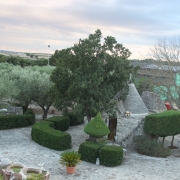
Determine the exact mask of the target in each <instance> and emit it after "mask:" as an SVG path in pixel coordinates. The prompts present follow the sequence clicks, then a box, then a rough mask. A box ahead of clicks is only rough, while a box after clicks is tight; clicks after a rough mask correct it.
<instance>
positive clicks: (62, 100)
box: [51, 29, 132, 117]
mask: <svg viewBox="0 0 180 180" xmlns="http://www.w3.org/2000/svg"><path fill="white" fill-rule="evenodd" d="M101 41H102V33H101V31H100V30H99V29H98V30H96V31H95V33H94V34H90V35H89V37H88V38H86V39H80V40H79V42H78V43H76V44H74V46H72V47H70V48H67V49H63V50H60V51H56V52H55V54H54V56H53V57H54V58H55V62H56V65H57V66H56V68H55V70H54V71H53V73H52V75H51V80H52V81H53V82H54V83H55V90H56V101H55V105H56V107H57V108H59V109H61V110H63V109H66V108H67V107H68V106H70V107H72V108H73V109H74V111H75V112H78V113H83V115H86V116H88V117H91V116H94V115H96V114H97V112H101V111H103V110H104V111H107V110H108V109H109V108H110V104H111V103H110V102H111V100H112V99H113V97H114V96H115V94H116V93H117V92H118V91H120V90H122V89H124V88H126V87H127V83H126V82H127V80H128V78H129V74H130V72H131V71H132V67H131V66H130V65H129V61H128V60H127V58H128V57H129V56H130V54H131V53H130V51H129V50H128V49H126V48H125V47H124V46H123V45H122V44H119V43H117V41H116V39H115V38H114V37H112V36H107V37H105V38H104V41H103V42H101ZM121 95H122V96H121V97H124V96H123V94H121Z"/></svg>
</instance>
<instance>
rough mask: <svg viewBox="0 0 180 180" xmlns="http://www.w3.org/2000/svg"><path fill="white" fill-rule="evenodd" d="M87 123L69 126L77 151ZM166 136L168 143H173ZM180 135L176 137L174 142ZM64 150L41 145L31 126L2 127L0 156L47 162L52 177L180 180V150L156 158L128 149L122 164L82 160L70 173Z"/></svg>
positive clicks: (31, 164) (65, 179) (34, 164)
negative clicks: (62, 156) (34, 138)
mask: <svg viewBox="0 0 180 180" xmlns="http://www.w3.org/2000/svg"><path fill="white" fill-rule="evenodd" d="M84 126H85V125H79V126H74V127H70V128H69V130H68V131H67V132H68V133H70V134H71V136H72V149H73V150H78V147H79V145H80V144H81V143H82V142H84V141H85V139H87V138H88V135H87V134H85V133H84V131H83V129H84ZM170 139H171V137H169V138H167V140H166V142H165V143H166V145H169V144H170V141H169V140H170ZM179 140H180V135H178V136H175V142H174V145H175V146H177V145H178V144H177V141H179ZM61 152H62V151H55V150H52V149H48V148H46V147H43V146H40V145H39V144H37V143H35V142H34V141H32V140H31V127H26V128H17V129H11V130H0V159H2V158H5V157H6V158H9V159H10V160H12V161H13V162H14V163H22V164H24V165H25V166H26V167H35V168H38V164H39V163H42V162H44V163H45V164H44V168H45V169H46V170H47V171H50V173H51V178H50V180H179V179H180V158H179V157H175V156H174V154H180V149H178V150H174V153H173V155H171V156H169V157H168V158H154V157H148V156H143V155H139V154H137V153H136V152H134V151H132V150H130V149H127V155H126V157H125V159H124V161H123V163H122V165H120V166H117V167H104V166H101V165H100V166H98V165H95V164H91V163H88V162H84V161H82V162H81V163H80V164H79V165H78V166H77V169H76V172H75V174H73V175H68V174H66V172H65V167H62V165H60V164H59V159H60V154H61Z"/></svg>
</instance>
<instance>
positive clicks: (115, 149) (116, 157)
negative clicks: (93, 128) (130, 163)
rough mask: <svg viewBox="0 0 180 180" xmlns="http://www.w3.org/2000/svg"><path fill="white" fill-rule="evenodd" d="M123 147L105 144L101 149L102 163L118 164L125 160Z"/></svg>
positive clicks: (100, 157)
mask: <svg viewBox="0 0 180 180" xmlns="http://www.w3.org/2000/svg"><path fill="white" fill-rule="evenodd" d="M123 154H124V152H123V149H122V147H120V146H107V145H106V146H104V147H102V148H101V149H100V150H99V160H100V164H101V165H104V166H109V167H113V166H118V165H120V164H122V161H123Z"/></svg>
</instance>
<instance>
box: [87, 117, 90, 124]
mask: <svg viewBox="0 0 180 180" xmlns="http://www.w3.org/2000/svg"><path fill="white" fill-rule="evenodd" d="M87 119H88V123H89V122H90V121H91V116H89V115H87Z"/></svg>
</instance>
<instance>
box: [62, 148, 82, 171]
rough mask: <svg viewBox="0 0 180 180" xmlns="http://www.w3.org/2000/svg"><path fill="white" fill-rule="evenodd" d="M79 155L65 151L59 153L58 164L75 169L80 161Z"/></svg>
mask: <svg viewBox="0 0 180 180" xmlns="http://www.w3.org/2000/svg"><path fill="white" fill-rule="evenodd" d="M80 158H81V154H79V153H78V152H75V151H65V152H63V153H61V158H60V164H62V165H63V166H68V167H75V166H76V165H77V164H78V163H79V162H81V160H80Z"/></svg>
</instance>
